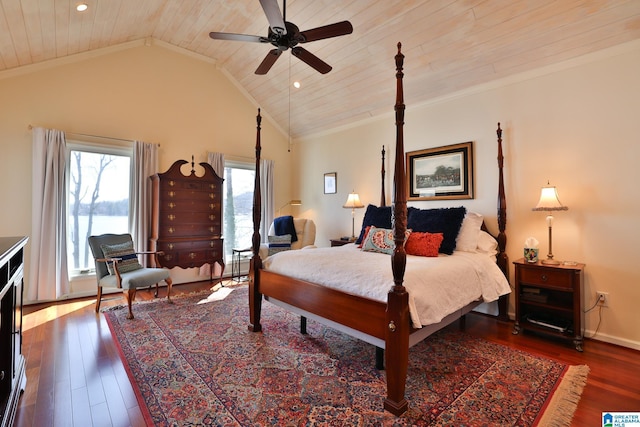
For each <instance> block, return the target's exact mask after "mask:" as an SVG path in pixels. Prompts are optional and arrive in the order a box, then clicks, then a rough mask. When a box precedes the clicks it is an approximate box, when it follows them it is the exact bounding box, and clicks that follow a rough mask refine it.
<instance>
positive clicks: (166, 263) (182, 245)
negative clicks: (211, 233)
mask: <svg viewBox="0 0 640 427" xmlns="http://www.w3.org/2000/svg"><path fill="white" fill-rule="evenodd" d="M162 248H165V249H164V250H163V249H162ZM158 249H159V250H162V251H163V252H164V255H161V256H159V260H160V264H161V265H162V267H166V268H173V267H176V266H179V267H182V268H189V267H200V266H201V265H202V264H205V263H212V262H214V261H222V240H212V241H209V242H206V241H200V242H193V243H191V242H177V243H173V242H163V243H160V244H159V245H158Z"/></svg>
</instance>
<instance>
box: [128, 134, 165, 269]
mask: <svg viewBox="0 0 640 427" xmlns="http://www.w3.org/2000/svg"><path fill="white" fill-rule="evenodd" d="M157 172H158V144H150V143H146V142H142V141H134V143H133V176H132V179H131V195H130V197H131V215H129V230H130V231H131V237H132V238H133V244H134V246H135V248H136V249H137V250H138V251H146V250H148V248H149V238H150V237H151V179H150V177H151V175H153V174H155V173H157ZM141 261H142V265H143V266H145V267H147V266H148V259H147V257H144V259H142V260H141Z"/></svg>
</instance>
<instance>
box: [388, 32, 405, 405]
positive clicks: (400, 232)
mask: <svg viewBox="0 0 640 427" xmlns="http://www.w3.org/2000/svg"><path fill="white" fill-rule="evenodd" d="M401 48H402V44H401V43H398V53H397V54H396V56H395V60H396V105H395V108H394V109H395V111H396V159H395V170H394V179H393V186H394V187H393V192H394V200H393V239H394V242H395V249H394V250H393V255H392V256H391V268H392V270H393V283H394V285H393V288H392V289H391V291H390V292H389V294H388V300H387V329H386V336H385V350H386V351H385V365H386V368H387V398H386V399H385V401H384V408H385V409H386V410H388V411H389V412H391V413H392V414H394V415H401V414H403V413H404V412H405V411H406V410H407V408H408V403H407V400H406V399H405V396H404V392H405V385H406V380H407V367H408V364H409V294H408V293H407V290H406V289H405V287H404V285H403V280H404V272H405V267H406V263H407V254H406V252H405V250H404V236H405V231H406V229H407V196H406V190H405V174H404V172H405V164H404V136H403V125H404V110H405V106H404V95H403V87H402V78H403V76H404V74H403V72H402V67H403V63H404V55H403V54H402V53H401Z"/></svg>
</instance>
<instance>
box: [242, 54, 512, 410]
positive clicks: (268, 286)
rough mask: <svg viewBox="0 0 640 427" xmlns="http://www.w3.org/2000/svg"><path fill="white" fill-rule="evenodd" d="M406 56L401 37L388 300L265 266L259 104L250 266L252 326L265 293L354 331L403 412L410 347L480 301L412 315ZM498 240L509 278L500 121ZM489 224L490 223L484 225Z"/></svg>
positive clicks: (502, 306)
mask: <svg viewBox="0 0 640 427" xmlns="http://www.w3.org/2000/svg"><path fill="white" fill-rule="evenodd" d="M403 61H404V55H403V54H402V53H401V44H400V43H398V53H397V55H396V56H395V62H396V82H397V89H396V90H397V94H396V104H395V112H396V147H395V148H396V155H395V171H394V181H393V182H394V195H395V200H394V203H393V212H394V217H395V221H394V240H395V243H396V248H395V250H394V252H393V254H392V255H391V267H392V270H393V281H394V285H393V286H392V288H391V289H390V291H389V293H388V300H387V303H386V304H385V303H382V302H378V301H374V300H371V299H367V298H363V297H359V296H356V295H352V294H348V293H344V292H341V291H338V290H335V289H331V288H327V287H324V286H321V285H318V284H315V283H310V282H306V281H302V280H297V279H293V278H291V277H287V276H283V275H280V274H276V273H272V272H269V271H266V270H263V269H262V259H261V258H260V254H259V249H260V233H259V227H260V206H261V203H262V201H261V194H260V152H261V146H260V124H261V121H262V117H261V116H260V110H259V109H258V116H257V118H256V119H257V136H256V147H255V151H256V165H255V167H256V173H255V188H254V199H253V203H254V205H253V224H254V226H253V236H252V251H253V257H252V258H251V261H250V267H249V317H250V324H249V326H248V328H249V330H250V331H253V332H259V331H261V330H262V325H261V324H260V312H261V308H262V297H263V296H264V297H265V299H267V300H268V301H270V302H272V303H274V304H277V305H280V306H283V307H285V308H287V309H288V310H290V311H293V312H295V313H298V314H300V315H301V316H303V317H302V325H304V321H306V317H309V318H312V319H315V320H318V321H320V322H322V323H324V324H326V325H329V326H331V327H334V328H336V329H338V330H341V331H344V332H346V333H348V334H350V335H352V336H355V337H357V338H360V339H362V340H364V341H366V342H369V343H371V344H374V345H376V347H378V348H380V349H385V350H386V351H385V352H384V358H385V366H386V370H387V396H386V398H385V400H384V408H385V409H386V410H388V411H389V412H391V413H393V414H395V415H401V414H403V413H404V412H405V411H406V410H407V408H408V403H407V400H406V399H405V383H406V377H407V366H408V361H409V348H410V347H411V346H412V345H414V344H416V343H418V342H420V341H421V340H423V339H424V338H426V337H427V336H428V335H430V334H431V333H433V332H435V331H437V330H438V329H441V328H443V327H444V326H446V325H448V324H450V323H451V322H453V321H455V320H456V319H458V318H461V316H464V314H466V313H467V312H469V311H470V310H472V309H473V308H474V307H475V306H476V305H477V304H478V303H477V302H476V303H473V304H470V305H469V306H467V307H465V308H463V309H461V310H459V311H458V312H456V313H453V314H451V315H450V316H448V317H446V318H445V319H443V321H441V322H440V323H438V324H435V325H429V326H427V327H423V328H421V329H414V328H412V327H411V322H410V317H409V294H408V293H407V291H406V288H405V287H404V286H403V280H404V272H405V265H406V253H405V250H404V233H405V230H406V224H407V202H406V185H405V164H404V159H405V153H404V139H403V125H404V110H405V106H404V99H403V86H402V79H403ZM497 135H498V169H499V185H498V187H499V188H498V227H499V234H498V236H495V237H496V240H497V241H498V249H499V251H500V252H499V254H498V256H497V263H498V266H499V267H500V268H501V270H502V271H503V272H504V274H505V276H506V277H507V279H508V258H507V255H506V253H505V246H506V235H505V233H504V230H505V228H506V227H505V226H506V199H505V195H504V182H503V172H502V170H503V156H502V138H501V137H502V130H501V129H500V124H499V123H498V130H497ZM382 156H383V162H382V165H383V168H382V195H381V204H384V203H385V196H384V173H385V172H384V147H383V151H382ZM484 229H485V230H486V227H484ZM507 303H508V295H506V296H504V297H501V298H500V300H499V304H498V305H499V312H500V314H499V316H498V318H499V319H507V318H508V317H507Z"/></svg>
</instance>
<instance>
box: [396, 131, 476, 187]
mask: <svg viewBox="0 0 640 427" xmlns="http://www.w3.org/2000/svg"><path fill="white" fill-rule="evenodd" d="M406 160H407V165H406V168H407V177H406V181H407V199H408V200H443V199H473V142H472V141H471V142H463V143H461V144H454V145H447V146H444V147H436V148H428V149H426V150H419V151H411V152H408V153H407V159H406Z"/></svg>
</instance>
